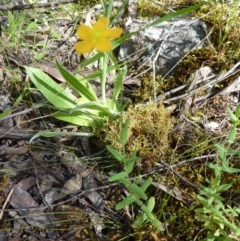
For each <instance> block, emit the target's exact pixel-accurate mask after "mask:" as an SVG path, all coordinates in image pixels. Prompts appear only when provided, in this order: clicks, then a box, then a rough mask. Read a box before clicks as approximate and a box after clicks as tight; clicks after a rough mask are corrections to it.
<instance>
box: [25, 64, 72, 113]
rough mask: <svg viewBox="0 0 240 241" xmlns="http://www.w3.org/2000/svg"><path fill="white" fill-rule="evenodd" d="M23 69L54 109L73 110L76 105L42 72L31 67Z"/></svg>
mask: <svg viewBox="0 0 240 241" xmlns="http://www.w3.org/2000/svg"><path fill="white" fill-rule="evenodd" d="M25 69H26V72H27V74H28V75H29V77H30V80H31V81H32V82H33V83H34V85H35V86H36V87H37V88H38V90H39V91H40V92H41V93H42V94H43V95H44V96H45V98H46V99H47V100H48V101H49V102H50V103H51V104H53V105H54V106H55V107H57V108H59V109H65V108H74V107H75V106H76V103H75V102H74V101H73V100H72V99H71V97H70V96H69V95H68V94H67V93H66V92H65V90H64V89H63V88H62V87H61V86H59V85H58V84H57V83H56V82H55V81H53V80H52V79H51V78H50V77H49V76H48V75H47V74H45V73H44V72H43V71H42V70H40V69H36V68H32V67H25Z"/></svg>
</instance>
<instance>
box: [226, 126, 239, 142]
mask: <svg viewBox="0 0 240 241" xmlns="http://www.w3.org/2000/svg"><path fill="white" fill-rule="evenodd" d="M236 133H237V127H236V125H233V126H232V128H231V130H230V132H229V134H228V143H229V144H233V143H234V141H235V138H236Z"/></svg>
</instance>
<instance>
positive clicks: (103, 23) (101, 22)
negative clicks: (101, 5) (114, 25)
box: [93, 17, 109, 32]
mask: <svg viewBox="0 0 240 241" xmlns="http://www.w3.org/2000/svg"><path fill="white" fill-rule="evenodd" d="M108 24H109V19H108V18H105V17H102V18H99V19H98V21H97V22H96V23H95V24H93V29H94V30H95V31H97V32H102V31H104V30H105V29H106V28H107V27H108Z"/></svg>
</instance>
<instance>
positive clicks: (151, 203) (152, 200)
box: [147, 197, 155, 212]
mask: <svg viewBox="0 0 240 241" xmlns="http://www.w3.org/2000/svg"><path fill="white" fill-rule="evenodd" d="M154 207H155V198H154V197H150V198H149V199H148V203H147V208H148V210H149V211H150V212H152V210H153V208H154Z"/></svg>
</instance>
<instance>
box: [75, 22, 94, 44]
mask: <svg viewBox="0 0 240 241" xmlns="http://www.w3.org/2000/svg"><path fill="white" fill-rule="evenodd" d="M77 36H78V38H80V39H82V40H85V41H87V40H90V39H92V36H93V29H92V28H91V27H90V26H88V25H85V24H83V25H81V26H79V27H78V29H77Z"/></svg>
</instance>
